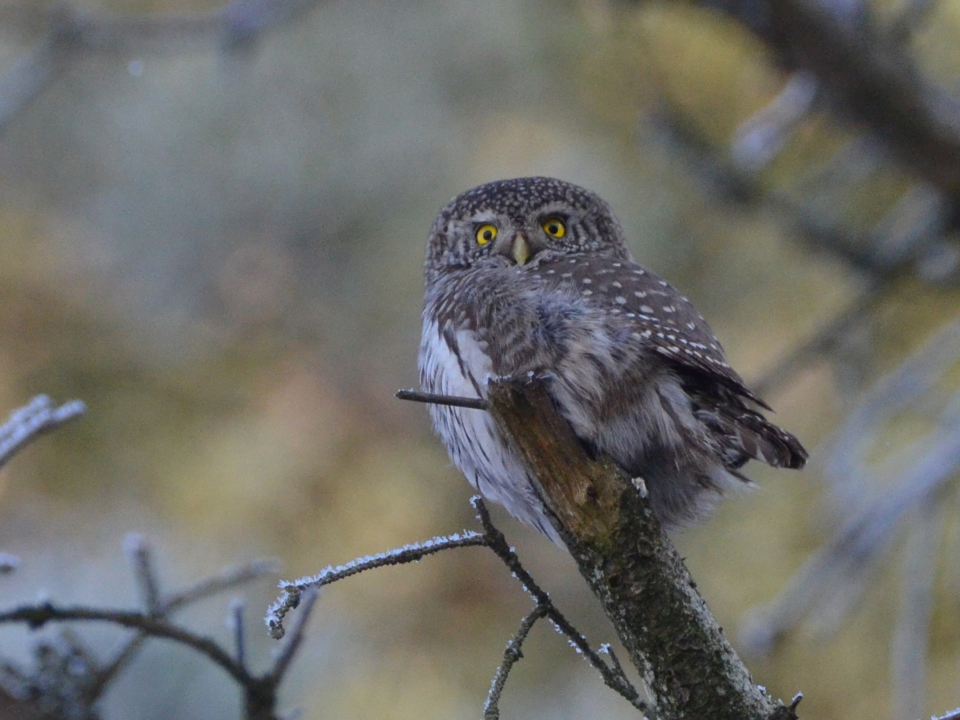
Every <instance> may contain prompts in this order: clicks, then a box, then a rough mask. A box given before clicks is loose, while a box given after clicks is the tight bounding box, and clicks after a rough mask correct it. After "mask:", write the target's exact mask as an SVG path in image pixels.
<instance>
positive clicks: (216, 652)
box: [0, 603, 253, 685]
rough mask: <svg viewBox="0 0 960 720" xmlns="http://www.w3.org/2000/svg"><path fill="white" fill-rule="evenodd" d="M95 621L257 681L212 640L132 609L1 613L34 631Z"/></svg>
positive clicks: (31, 608) (39, 608)
mask: <svg viewBox="0 0 960 720" xmlns="http://www.w3.org/2000/svg"><path fill="white" fill-rule="evenodd" d="M68 621H88V622H89V621H92V622H108V623H112V624H114V625H120V626H122V627H128V628H131V629H134V630H140V631H142V632H144V633H146V634H147V635H151V636H153V637H157V638H166V639H168V640H175V641H177V642H179V643H180V644H182V645H185V646H187V647H189V648H193V649H194V650H196V651H197V652H199V653H200V654H202V655H205V656H206V657H207V658H208V659H209V660H211V661H212V662H213V663H215V664H216V665H219V666H220V667H221V668H223V669H224V670H225V671H226V672H227V673H228V674H229V675H230V676H232V677H233V678H234V680H236V681H237V682H238V683H239V684H241V685H247V684H249V683H251V682H253V678H252V677H251V676H250V675H249V674H248V673H247V672H246V670H244V669H243V668H242V667H240V665H239V664H238V663H237V662H236V661H235V660H234V659H233V658H232V657H230V655H228V654H227V653H226V652H225V651H224V650H223V649H222V648H221V647H220V646H219V645H217V643H215V642H214V641H213V640H210V639H209V638H205V637H202V636H199V635H195V634H194V633H192V632H190V631H189V630H185V629H183V628H180V627H177V626H176V625H172V624H171V623H169V622H167V621H166V620H164V619H162V618H156V617H153V616H151V615H147V614H145V613H142V612H133V611H129V610H104V609H101V608H92V607H83V606H74V607H56V606H54V605H53V604H52V603H44V604H41V605H23V606H21V607H18V608H14V609H13V610H7V611H4V612H0V624H5V623H23V624H26V625H28V626H29V627H30V628H31V629H37V628H40V627H43V626H44V625H46V624H47V623H49V622H56V623H59V622H68Z"/></svg>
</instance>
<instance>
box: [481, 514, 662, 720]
mask: <svg viewBox="0 0 960 720" xmlns="http://www.w3.org/2000/svg"><path fill="white" fill-rule="evenodd" d="M470 502H471V503H473V506H474V508H476V510H477V518H478V519H479V520H480V524H481V525H482V526H483V530H484V537H485V538H486V543H485V544H486V545H487V547H489V548H490V549H491V550H493V552H494V553H495V554H496V555H497V557H499V558H500V560H501V561H502V562H503V564H504V565H506V566H507V568H508V569H509V570H510V572H511V573H513V575H514V577H516V578H517V580H519V581H520V583H521V584H522V585H523V588H524V590H526V591H527V593H528V594H529V595H530V597H532V598H533V600H534V602H535V603H536V604H537V607H542V608H543V610H544V616H545V617H546V618H548V619H549V620H550V622H552V623H553V626H554V627H555V628H556V630H557V632H559V633H560V634H561V635H564V636H565V637H566V638H567V640H569V642H570V644H571V645H572V646H573V648H574V649H575V650H576V651H577V652H579V653H580V654H581V655H583V657H585V658H586V659H587V661H588V662H589V663H590V664H591V665H592V666H593V667H594V668H595V669H596V670H597V672H599V673H600V677H601V678H602V679H603V682H604V684H605V685H606V686H607V687H609V688H610V689H611V690H614V691H616V692H617V693H619V694H620V695H622V696H623V697H624V698H625V699H626V700H627V701H628V702H629V703H630V704H631V705H633V706H634V707H635V708H637V710H639V711H640V712H642V713H643V714H644V715H647V716H648V717H653V715H654V710H653V708H652V707H651V706H650V705H649V704H648V703H646V702H644V700H643V698H641V697H640V693H639V692H638V691H637V689H636V688H635V687H634V686H633V684H632V683H631V682H630V681H629V680H628V679H627V677H626V675H625V674H624V673H623V668H622V667H621V668H619V669H618V668H617V667H616V666H615V667H611V666H609V665H607V663H605V662H604V661H603V658H601V657H600V655H599V654H598V653H597V652H596V651H595V650H594V649H593V648H592V647H590V643H588V642H587V639H586V638H585V637H584V636H583V634H582V633H581V632H580V631H579V630H577V629H576V628H575V627H574V626H573V624H572V623H571V622H570V621H569V620H568V619H567V618H566V616H565V615H564V614H563V613H561V612H560V611H559V610H557V608H556V606H555V605H554V604H553V601H552V600H551V599H550V596H549V595H548V594H547V593H546V592H545V591H544V590H543V589H542V588H541V587H540V586H539V585H538V584H537V582H536V580H534V579H533V576H532V575H530V573H529V572H527V569H526V568H525V567H524V566H523V565H522V564H521V562H520V558H519V557H518V556H517V554H516V552H514V550H513V548H511V547H510V545H509V544H508V543H507V539H506V537H504V535H503V533H502V532H500V529H499V528H497V527H496V526H495V525H494V524H493V521H492V520H491V519H490V512H489V511H488V510H487V506H486V505H485V504H484V502H483V500H482V499H481V498H480V496H474V497H473V498H472V499H471V501H470Z"/></svg>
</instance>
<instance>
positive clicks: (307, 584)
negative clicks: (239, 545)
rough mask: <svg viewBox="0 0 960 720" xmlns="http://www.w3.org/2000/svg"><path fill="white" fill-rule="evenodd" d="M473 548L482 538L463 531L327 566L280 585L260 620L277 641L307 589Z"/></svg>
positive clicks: (479, 543) (482, 543)
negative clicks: (367, 572) (284, 624)
mask: <svg viewBox="0 0 960 720" xmlns="http://www.w3.org/2000/svg"><path fill="white" fill-rule="evenodd" d="M476 545H486V538H485V537H484V536H483V535H481V534H480V533H476V532H471V531H464V532H463V533H454V534H453V535H446V536H443V537H435V538H431V539H430V540H427V541H426V542H422V543H412V544H409V545H404V546H403V547H400V548H395V549H393V550H388V551H387V552H382V553H377V554H376V555H368V556H366V557H362V558H357V559H356V560H351V561H350V562H348V563H346V564H344V565H337V566H336V567H333V566H328V567H327V568H326V569H324V570H322V571H321V572H319V573H318V574H316V575H313V576H308V577H303V578H300V579H299V580H294V581H292V582H287V581H284V582H281V583H280V589H281V590H283V595H281V596H280V597H279V598H277V600H276V601H275V602H274V603H273V604H272V605H271V606H270V607H269V608H268V610H267V616H266V618H264V622H266V624H267V627H268V628H269V630H270V635H271V636H272V637H273V638H275V639H277V640H279V639H280V638H282V637H283V635H284V633H285V630H284V627H283V619H284V617H285V616H286V614H287V613H288V612H289V611H290V610H293V609H294V608H296V607H297V606H298V605H299V604H300V598H301V595H302V594H303V592H304V591H305V590H308V589H310V588H317V589H320V588H322V587H324V586H325V585H330V584H331V583H335V582H338V581H340V580H343V579H344V578H348V577H350V576H351V575H356V574H357V573H362V572H365V571H367V570H373V569H375V568H379V567H386V566H388V565H405V564H406V563H411V562H419V561H420V560H422V559H423V558H425V557H427V556H429V555H434V554H436V553H438V552H443V551H444V550H452V549H453V548H461V547H473V546H476Z"/></svg>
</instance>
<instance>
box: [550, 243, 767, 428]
mask: <svg viewBox="0 0 960 720" xmlns="http://www.w3.org/2000/svg"><path fill="white" fill-rule="evenodd" d="M561 270H562V272H560V274H561V275H565V274H566V275H567V278H568V279H569V281H570V282H571V283H574V284H575V285H576V286H577V288H578V290H579V292H581V293H582V294H587V295H588V297H591V298H592V299H593V300H594V301H596V302H602V303H603V304H604V306H605V307H608V308H610V312H613V313H617V314H620V315H621V316H623V317H625V318H626V319H627V320H628V321H629V323H628V324H630V325H633V326H634V327H636V331H635V332H636V333H637V334H638V335H639V339H641V340H643V341H644V342H645V343H646V344H648V345H650V346H652V347H653V348H654V349H655V350H656V351H657V352H658V353H660V354H661V355H662V356H663V357H664V358H665V359H666V360H667V361H668V362H669V363H670V364H671V365H674V366H675V367H676V368H677V369H679V370H681V371H686V372H689V371H693V372H695V373H697V374H701V375H705V376H706V377H707V378H709V379H711V380H713V381H715V382H718V383H720V384H721V385H723V386H724V387H726V388H729V389H730V390H732V391H733V392H734V393H736V394H737V395H739V396H741V397H744V398H747V399H748V400H750V401H751V402H754V403H756V404H757V405H759V406H760V407H762V408H765V409H767V410H770V409H771V408H770V406H769V405H767V404H766V403H765V402H764V401H763V400H762V399H760V397H759V396H757V395H756V394H754V393H753V392H752V391H751V390H750V389H749V388H748V387H747V386H746V385H745V384H744V382H743V378H741V377H740V376H739V375H738V374H737V372H736V371H735V370H734V369H733V368H732V367H730V365H729V363H727V358H726V355H725V354H724V351H723V347H722V346H721V345H720V341H719V340H717V338H716V336H715V335H714V334H713V331H712V330H710V326H709V325H707V322H706V321H705V320H704V319H703V316H702V315H701V314H700V313H699V312H698V311H697V310H696V308H694V307H693V304H692V303H691V302H690V301H689V300H688V299H687V298H686V297H684V295H683V294H682V293H681V292H680V291H679V290H677V289H676V288H675V287H674V286H673V285H671V284H670V283H668V282H667V281H666V280H664V279H663V278H661V277H660V276H659V275H657V274H656V273H652V272H650V271H649V270H647V269H646V268H644V267H642V266H641V265H639V264H637V263H635V262H632V261H629V260H618V259H616V258H608V257H602V258H597V257H585V256H579V257H576V258H569V259H567V260H562V261H560V262H559V263H558V268H557V271H561Z"/></svg>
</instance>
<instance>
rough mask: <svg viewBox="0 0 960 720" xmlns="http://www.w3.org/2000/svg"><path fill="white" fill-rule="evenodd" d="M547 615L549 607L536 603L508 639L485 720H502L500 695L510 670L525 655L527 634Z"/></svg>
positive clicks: (491, 692) (485, 705)
mask: <svg viewBox="0 0 960 720" xmlns="http://www.w3.org/2000/svg"><path fill="white" fill-rule="evenodd" d="M546 615H547V609H546V608H545V607H544V606H543V605H535V606H534V608H533V610H531V611H530V612H529V613H527V614H526V616H524V618H523V620H521V621H520V627H519V628H517V632H516V634H515V635H514V636H513V637H511V638H510V640H509V641H507V647H506V649H505V650H504V651H503V662H502V663H500V667H498V668H497V672H496V674H495V675H494V676H493V682H492V683H491V684H490V692H489V694H488V695H487V702H486V703H485V704H484V706H483V717H484V720H500V696H501V695H502V694H503V688H504V686H505V685H506V684H507V677H509V675H510V670H512V669H513V666H514V665H515V664H516V662H517V661H518V660H519V659H520V658H522V657H523V642H524V640H526V639H527V635H529V634H530V631H531V630H533V626H534V625H535V624H536V622H537V620H539V619H540V618H543V617H546Z"/></svg>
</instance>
